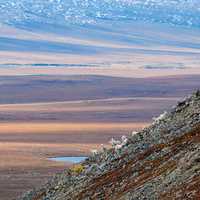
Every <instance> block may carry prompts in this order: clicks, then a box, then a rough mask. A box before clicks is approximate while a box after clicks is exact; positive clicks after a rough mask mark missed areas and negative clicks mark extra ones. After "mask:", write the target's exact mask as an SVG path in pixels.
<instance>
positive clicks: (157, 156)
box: [21, 91, 200, 200]
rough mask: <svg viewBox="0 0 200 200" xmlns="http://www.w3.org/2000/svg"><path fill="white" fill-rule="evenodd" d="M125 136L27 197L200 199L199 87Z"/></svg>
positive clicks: (62, 199)
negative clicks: (144, 126) (143, 125)
mask: <svg viewBox="0 0 200 200" xmlns="http://www.w3.org/2000/svg"><path fill="white" fill-rule="evenodd" d="M124 140H125V142H124V141H123V143H122V145H121V146H120V148H116V146H115V145H114V146H113V148H111V149H103V150H102V151H101V152H98V153H94V154H93V155H92V156H90V157H89V158H88V159H87V160H85V161H84V162H82V163H80V164H79V165H78V166H76V168H75V167H74V168H72V169H67V170H66V171H65V172H63V173H62V174H59V175H56V176H55V177H54V178H53V179H52V180H51V181H50V182H48V183H47V184H46V185H45V186H44V187H42V188H41V189H39V190H33V191H31V192H29V193H27V194H26V195H25V196H24V197H22V198H21V199H23V200H90V199H98V200H104V199H105V200H145V199H146V200H156V199H161V200H165V199H170V200H171V199H177V200H178V199H180V200H184V199H200V92H199V91H197V92H195V93H194V94H193V95H192V96H191V97H188V98H186V99H185V100H184V101H182V102H179V103H178V105H177V106H176V107H174V108H173V109H172V110H171V112H167V113H166V112H165V113H164V114H162V115H161V116H160V117H158V118H157V119H155V121H154V123H153V124H152V125H151V126H150V127H148V128H145V129H144V130H142V131H141V132H138V133H134V134H133V135H132V136H130V137H129V138H127V139H124ZM118 145H119V144H118ZM118 147H119V146H118Z"/></svg>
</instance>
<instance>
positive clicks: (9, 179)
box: [0, 76, 200, 200]
mask: <svg viewBox="0 0 200 200" xmlns="http://www.w3.org/2000/svg"><path fill="white" fill-rule="evenodd" d="M199 78H200V77H198V76H186V77H185V76H179V77H171V78H170V77H165V78H150V79H148V78H146V79H131V78H128V79H126V78H122V79H121V78H113V77H101V76H100V77H99V76H78V77H77V76H73V77H66V76H60V77H59V76H36V77H35V76H21V77H0V83H1V84H0V93H1V98H0V101H1V105H0V152H1V154H0V174H1V176H0V195H1V196H0V197H1V198H0V199H2V200H10V199H16V197H17V196H19V195H21V194H22V193H24V192H25V191H27V190H30V189H32V188H33V187H38V186H40V185H41V184H43V183H44V182H46V180H48V179H49V178H50V177H51V176H53V174H54V173H57V172H60V171H62V170H63V169H65V168H66V167H68V166H69V165H70V163H57V162H54V161H49V160H48V158H49V157H54V156H87V155H89V154H90V153H91V149H99V148H102V147H101V146H102V145H101V144H103V145H104V146H105V147H108V146H109V143H108V141H109V140H110V139H111V138H113V137H114V138H120V137H121V136H122V135H129V134H131V132H132V131H135V130H136V131H137V130H140V129H142V128H143V127H145V126H147V125H148V124H149V123H150V122H151V121H152V117H153V116H158V115H159V114H160V113H161V112H163V111H164V110H168V109H170V108H171V106H172V105H174V104H175V102H177V101H178V100H179V99H180V98H182V97H183V96H185V95H187V94H189V93H191V91H192V90H193V89H195V88H198V87H199V82H198V81H197V80H199ZM49 85H51V87H50V86H49ZM91 85H92V86H91ZM147 86H148V87H147ZM144 88H145V90H144ZM80 97H81V98H82V99H81V98H80ZM88 99H89V100H88ZM90 99H91V100H90Z"/></svg>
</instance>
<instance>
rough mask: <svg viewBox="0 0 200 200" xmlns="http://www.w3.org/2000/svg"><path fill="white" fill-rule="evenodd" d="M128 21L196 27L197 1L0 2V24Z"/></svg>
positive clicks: (199, 16) (199, 20)
mask: <svg viewBox="0 0 200 200" xmlns="http://www.w3.org/2000/svg"><path fill="white" fill-rule="evenodd" d="M102 20H114V21H116V20H132V21H142V22H148V23H149V22H156V23H167V24H171V25H181V26H190V27H191V26H192V27H199V25H200V4H199V0H10V1H8V0H2V1H1V2H0V22H1V23H6V24H12V25H15V26H17V25H28V24H30V23H46V22H48V23H49V24H57V25H68V24H79V25H82V24H96V23H99V22H100V21H102Z"/></svg>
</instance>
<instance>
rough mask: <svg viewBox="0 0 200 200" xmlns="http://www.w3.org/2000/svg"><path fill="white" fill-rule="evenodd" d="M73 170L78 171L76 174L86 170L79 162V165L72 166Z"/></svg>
mask: <svg viewBox="0 0 200 200" xmlns="http://www.w3.org/2000/svg"><path fill="white" fill-rule="evenodd" d="M71 170H72V172H74V173H76V174H80V173H82V172H83V170H84V166H83V165H81V164H79V165H74V166H73V167H72V168H71Z"/></svg>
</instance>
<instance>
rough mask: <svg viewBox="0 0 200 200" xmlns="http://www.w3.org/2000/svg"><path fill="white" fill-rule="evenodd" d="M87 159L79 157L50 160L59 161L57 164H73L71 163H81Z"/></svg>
mask: <svg viewBox="0 0 200 200" xmlns="http://www.w3.org/2000/svg"><path fill="white" fill-rule="evenodd" d="M86 158H87V157H83V156H79V157H55V158H50V159H49V160H52V161H57V162H71V163H79V162H81V161H83V160H85V159H86Z"/></svg>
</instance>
